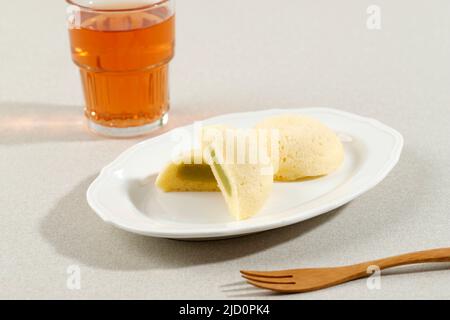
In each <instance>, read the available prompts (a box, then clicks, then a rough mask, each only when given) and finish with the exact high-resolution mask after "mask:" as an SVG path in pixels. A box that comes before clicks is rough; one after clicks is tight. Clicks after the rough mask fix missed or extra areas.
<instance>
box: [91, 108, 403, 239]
mask: <svg viewBox="0 0 450 320" xmlns="http://www.w3.org/2000/svg"><path fill="white" fill-rule="evenodd" d="M314 111H315V112H324V113H328V114H334V115H338V116H342V117H345V118H350V119H353V120H356V121H358V122H363V123H366V124H369V125H371V126H372V127H374V128H376V129H378V130H380V131H383V132H386V133H388V134H389V135H390V136H391V137H393V138H394V145H393V147H392V149H391V151H390V154H389V157H388V159H387V160H386V162H385V163H384V166H383V167H382V169H380V170H379V172H378V173H377V174H375V175H374V177H373V178H372V179H371V180H370V181H368V182H366V183H364V184H363V187H362V188H360V189H359V190H358V191H354V192H352V193H350V194H348V195H347V196H344V197H342V198H339V199H338V201H334V202H331V203H330V204H329V205H327V206H324V207H321V208H320V210H318V208H312V209H310V210H307V211H303V212H302V215H301V216H299V215H295V214H293V215H288V216H287V217H285V218H284V219H280V220H278V221H273V222H264V221H263V222H262V223H260V224H257V225H245V226H242V227H234V228H233V229H230V230H223V228H222V229H221V230H213V229H206V230H198V231H195V232H192V231H183V232H177V233H173V231H170V230H169V231H161V230H159V229H157V230H140V229H136V228H133V227H129V226H127V225H124V224H122V223H118V222H117V221H115V220H114V218H111V217H110V216H108V215H107V214H105V212H107V211H109V209H107V208H106V207H104V206H103V205H102V204H101V203H100V202H99V201H98V200H97V199H96V197H95V192H96V190H97V188H98V186H99V184H100V182H101V180H103V178H104V177H105V176H107V175H108V174H109V173H111V172H112V171H113V170H114V168H116V167H117V166H119V165H120V164H122V163H124V162H126V160H127V159H128V157H129V156H130V155H131V154H132V153H133V152H134V151H135V150H136V149H138V148H140V147H141V146H142V145H145V144H148V143H150V142H157V141H158V140H160V139H163V138H164V137H165V136H167V135H169V134H171V133H172V131H173V130H179V129H186V128H188V127H190V126H192V124H193V123H190V124H187V125H184V126H180V127H176V128H173V129H171V130H169V131H167V132H164V133H163V134H161V135H158V136H155V137H151V138H148V139H145V140H143V141H140V142H138V143H136V144H134V145H133V146H131V147H129V148H127V149H126V150H125V151H123V152H122V153H120V154H119V155H118V156H117V157H116V158H115V159H114V160H113V161H112V162H110V163H109V164H108V165H106V166H105V167H103V168H102V169H101V171H100V173H99V174H98V176H97V177H96V178H95V179H94V181H93V182H92V183H91V184H90V186H89V187H88V189H87V191H86V198H87V202H88V204H89V206H90V207H91V209H92V210H93V211H94V212H95V213H96V214H97V215H98V216H99V217H100V218H101V219H102V220H103V221H104V222H106V223H108V224H111V225H113V226H115V227H118V228H120V229H123V230H126V231H129V232H133V233H137V234H141V235H145V236H152V237H161V238H177V239H208V238H220V237H232V236H238V235H245V234H251V233H256V232H261V231H266V230H271V229H276V228H280V227H284V226H288V225H291V224H295V223H298V222H301V221H305V220H308V219H310V218H312V217H315V216H319V215H321V214H324V213H327V212H330V211H331V210H334V209H336V208H338V207H340V206H342V205H344V204H346V203H348V202H350V201H352V200H353V199H355V198H357V197H359V196H360V195H361V194H363V193H365V192H367V191H369V190H370V189H372V188H373V187H375V186H376V185H377V184H379V183H380V182H381V181H382V180H383V179H384V178H385V177H386V176H387V175H388V174H389V172H390V171H391V170H392V169H393V168H394V167H395V165H396V164H397V163H398V161H399V159H400V155H401V152H402V149H403V145H404V139H403V136H402V135H401V134H400V132H398V131H397V130H395V129H393V128H392V127H389V126H388V125H386V124H384V123H382V122H381V121H379V120H376V119H374V118H370V117H365V116H360V115H357V114H354V113H350V112H347V111H342V110H338V109H333V108H324V107H312V108H292V109H285V108H271V109H262V110H255V111H246V112H231V113H225V114H221V115H218V116H213V117H210V118H207V119H203V120H198V121H220V120H221V119H224V118H227V117H235V116H239V115H241V116H245V115H248V114H264V113H289V112H298V113H301V112H314Z"/></svg>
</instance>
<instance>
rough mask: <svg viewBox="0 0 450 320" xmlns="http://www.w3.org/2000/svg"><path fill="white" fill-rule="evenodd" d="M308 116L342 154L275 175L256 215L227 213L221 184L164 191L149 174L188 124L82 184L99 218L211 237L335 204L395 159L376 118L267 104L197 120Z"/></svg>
mask: <svg viewBox="0 0 450 320" xmlns="http://www.w3.org/2000/svg"><path fill="white" fill-rule="evenodd" d="M286 113H288V114H303V115H309V116H312V117H315V118H317V119H319V120H321V121H323V122H324V123H325V124H327V125H328V126H329V127H330V128H332V129H333V130H334V131H335V132H337V133H338V135H339V136H340V137H341V139H342V141H343V143H344V148H345V161H344V163H343V165H342V166H341V167H340V168H339V169H338V170H337V171H336V172H334V173H332V174H330V175H328V176H325V177H321V178H317V179H312V180H307V181H300V182H290V183H275V184H274V188H273V192H272V195H271V197H270V198H269V200H268V202H267V204H266V205H265V207H264V208H263V209H262V210H261V212H260V213H258V214H257V215H256V216H254V217H252V218H250V219H248V220H244V221H234V220H233V219H232V217H231V216H230V214H229V213H228V211H227V208H226V204H225V201H224V199H223V197H222V195H221V193H220V192H200V193H197V192H174V193H164V192H162V191H160V190H159V189H157V188H156V187H155V185H154V182H155V178H156V176H157V174H158V173H159V172H160V170H161V169H162V168H163V167H164V165H165V164H166V163H167V162H168V161H170V159H171V155H172V152H173V148H174V147H176V146H177V145H179V144H180V142H179V141H176V140H175V139H174V136H177V134H179V133H180V132H189V133H191V134H192V133H193V132H194V125H193V124H192V125H189V126H186V127H182V128H178V129H175V130H172V131H171V132H167V133H165V134H163V135H160V136H158V137H155V138H151V139H148V140H146V141H143V142H141V143H138V144H137V145H135V146H133V147H131V148H130V149H128V150H127V151H125V152H124V153H122V154H121V155H120V156H119V157H118V158H117V159H116V160H115V161H113V162H112V163H111V164H109V165H108V166H106V167H105V168H104V169H103V170H102V171H101V173H100V175H99V176H98V177H97V178H96V179H95V181H94V182H93V183H92V184H91V186H90V187H89V189H88V191H87V200H88V203H89V205H90V206H91V208H92V209H93V210H94V211H95V212H96V213H97V214H98V215H99V216H100V217H101V218H102V219H103V220H104V221H105V222H109V223H111V224H113V225H115V226H117V227H119V228H121V229H124V230H127V231H130V232H135V233H138V234H142V235H147V236H153V237H163V238H176V239H205V240H206V239H213V238H225V237H232V236H238V235H244V234H249V233H254V232H259V231H264V230H269V229H274V228H279V227H283V226H287V225H290V224H293V223H297V222H299V221H303V220H306V219H309V218H312V217H314V216H317V215H319V214H322V213H324V212H327V211H330V210H332V209H335V208H337V207H339V206H342V205H343V204H345V203H347V202H349V201H350V200H352V199H354V198H356V197H357V196H359V195H360V194H362V193H364V192H366V191H367V190H369V189H370V188H372V187H374V186H375V185H376V184H377V183H379V182H380V181H381V180H383V178H384V177H385V176H386V175H387V174H388V173H389V171H390V170H391V169H392V168H393V167H394V166H395V164H396V163H397V161H398V159H399V157H400V153H401V150H402V146H403V138H402V136H401V134H400V133H398V132H397V131H395V130H394V129H391V128H389V127H388V126H386V125H384V124H382V123H380V122H379V121H376V120H373V119H369V118H364V117H361V116H357V115H354V114H350V113H347V112H343V111H339V110H334V109H325V108H308V109H284V110H281V109H274V110H264V111H257V112H247V113H234V114H227V115H223V116H218V117H214V118H210V119H208V120H205V121H203V124H204V125H210V124H225V125H230V126H233V127H240V128H250V127H252V126H253V125H254V124H256V123H257V122H258V121H260V120H261V119H263V118H265V117H269V116H273V115H278V114H286Z"/></svg>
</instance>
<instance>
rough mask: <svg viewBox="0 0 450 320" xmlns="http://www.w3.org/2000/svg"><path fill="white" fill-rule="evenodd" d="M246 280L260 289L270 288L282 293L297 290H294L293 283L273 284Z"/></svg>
mask: <svg viewBox="0 0 450 320" xmlns="http://www.w3.org/2000/svg"><path fill="white" fill-rule="evenodd" d="M247 282H248V283H249V284H251V285H253V286H255V287H258V288H261V289H267V290H272V291H276V292H284V293H294V292H297V291H296V290H295V286H294V285H293V284H274V283H264V282H257V281H253V280H247Z"/></svg>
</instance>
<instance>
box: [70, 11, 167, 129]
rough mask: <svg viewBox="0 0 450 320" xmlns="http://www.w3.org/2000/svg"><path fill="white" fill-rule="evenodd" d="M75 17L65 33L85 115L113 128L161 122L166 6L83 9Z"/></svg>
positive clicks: (164, 99)
mask: <svg viewBox="0 0 450 320" xmlns="http://www.w3.org/2000/svg"><path fill="white" fill-rule="evenodd" d="M80 19H81V22H80V24H79V27H75V28H73V27H72V28H70V29H69V32H70V40H71V49H72V58H73V60H74V62H75V63H76V64H77V65H78V66H79V67H80V73H81V79H82V84H83V90H84V96H85V100H86V109H85V113H86V117H87V118H88V120H90V121H91V122H94V123H95V124H97V125H100V126H103V127H114V128H129V127H137V126H145V125H148V124H152V123H155V122H157V121H163V120H162V119H164V118H163V117H164V115H165V114H166V113H167V112H168V109H169V84H168V80H169V79H168V76H169V75H168V63H169V61H170V60H171V59H172V57H173V54H174V28H175V26H174V24H175V21H174V20H175V18H174V15H173V14H172V13H170V12H169V11H168V10H167V9H166V8H156V9H151V10H149V11H145V12H101V13H95V12H83V13H81V17H80Z"/></svg>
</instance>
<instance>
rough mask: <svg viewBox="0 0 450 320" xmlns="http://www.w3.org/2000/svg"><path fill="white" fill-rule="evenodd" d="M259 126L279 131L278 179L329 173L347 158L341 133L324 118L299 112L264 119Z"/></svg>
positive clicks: (295, 178)
mask: <svg viewBox="0 0 450 320" xmlns="http://www.w3.org/2000/svg"><path fill="white" fill-rule="evenodd" d="M256 128H265V129H278V130H279V148H280V149H279V164H278V170H277V172H276V173H275V177H274V178H275V180H278V181H293V180H298V179H301V178H305V177H317V176H323V175H327V174H329V173H331V172H333V171H334V170H336V169H337V168H338V167H339V166H340V165H341V164H342V162H343V160H344V148H343V146H342V143H341V141H340V140H339V138H338V137H337V135H336V134H335V133H334V132H333V131H332V130H331V129H330V128H328V127H327V126H325V125H324V124H323V123H321V122H320V121H318V120H316V119H313V118H310V117H306V116H299V115H289V114H287V115H281V116H275V117H270V118H267V119H264V120H263V121H261V122H259V123H258V124H257V125H256Z"/></svg>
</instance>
